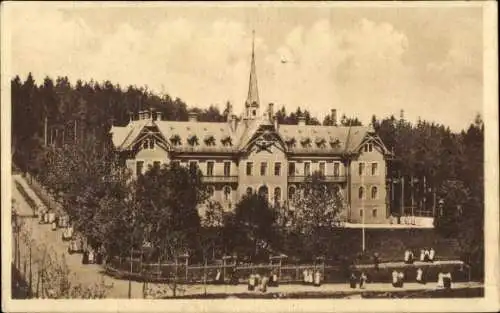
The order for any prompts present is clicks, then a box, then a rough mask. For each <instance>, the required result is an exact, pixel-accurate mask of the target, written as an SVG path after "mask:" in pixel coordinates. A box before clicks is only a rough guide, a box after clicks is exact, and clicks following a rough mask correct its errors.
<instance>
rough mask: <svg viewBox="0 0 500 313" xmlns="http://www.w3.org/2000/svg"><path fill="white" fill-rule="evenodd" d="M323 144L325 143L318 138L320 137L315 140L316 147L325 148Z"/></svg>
mask: <svg viewBox="0 0 500 313" xmlns="http://www.w3.org/2000/svg"><path fill="white" fill-rule="evenodd" d="M325 142H326V140H325V138H320V137H318V138H316V145H317V146H318V147H320V148H323V147H324V146H325Z"/></svg>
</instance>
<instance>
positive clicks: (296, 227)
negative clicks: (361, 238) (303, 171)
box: [289, 172, 344, 251]
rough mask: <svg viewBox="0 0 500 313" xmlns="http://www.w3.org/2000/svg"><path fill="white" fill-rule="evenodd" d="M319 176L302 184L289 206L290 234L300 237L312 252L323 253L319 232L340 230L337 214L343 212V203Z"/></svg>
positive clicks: (316, 173)
mask: <svg viewBox="0 0 500 313" xmlns="http://www.w3.org/2000/svg"><path fill="white" fill-rule="evenodd" d="M324 179H325V177H324V176H323V175H322V174H321V173H320V172H314V173H313V174H312V176H309V177H307V179H306V182H305V184H304V185H303V186H302V187H301V189H300V190H299V191H298V192H296V193H295V195H294V196H293V198H292V199H291V202H290V208H289V210H290V213H291V214H290V215H291V218H290V224H289V230H290V231H291V232H295V233H297V234H300V236H301V237H302V238H303V240H304V241H305V242H306V244H307V245H308V246H310V247H313V250H316V251H321V250H324V247H323V246H322V245H323V244H322V241H323V240H322V238H321V235H320V234H321V231H322V229H334V228H336V227H339V226H340V213H341V212H342V211H343V210H344V203H343V199H342V197H341V196H340V194H339V191H338V190H336V189H335V188H334V186H333V185H331V184H327V183H325V181H324Z"/></svg>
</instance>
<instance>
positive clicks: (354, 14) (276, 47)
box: [9, 3, 483, 131]
mask: <svg viewBox="0 0 500 313" xmlns="http://www.w3.org/2000/svg"><path fill="white" fill-rule="evenodd" d="M243 5H244V4H241V3H240V4H234V3H233V4H225V5H219V6H218V7H216V6H214V5H211V6H206V5H203V6H202V5H201V4H196V5H193V4H191V5H187V4H177V5H172V4H170V5H168V6H164V5H162V6H160V5H145V4H136V5H133V6H124V5H113V6H112V7H111V6H106V5H105V4H100V5H96V4H94V5H91V6H89V5H86V6H78V5H76V4H70V5H64V6H57V7H56V6H54V5H48V4H44V5H43V6H37V5H35V4H33V3H17V5H12V6H10V7H9V10H10V11H9V13H10V15H9V17H10V21H9V26H10V33H11V38H10V49H11V50H10V53H11V64H10V65H11V73H12V76H14V75H20V76H21V78H22V79H25V77H26V76H27V74H28V73H29V72H31V73H32V74H33V76H34V78H35V80H36V81H37V82H38V83H40V82H42V80H43V78H44V77H45V76H47V75H48V76H50V77H53V78H55V77H57V76H68V77H69V79H70V81H72V82H75V81H76V80H77V79H82V80H84V81H89V80H90V79H94V80H96V81H104V80H109V81H111V82H112V83H115V84H116V83H119V84H120V85H121V86H122V87H125V86H128V85H130V84H132V85H137V86H147V87H148V89H150V90H152V91H154V92H158V93H168V94H169V95H170V96H171V97H179V98H181V99H182V100H184V101H185V102H186V103H187V104H188V106H198V107H201V108H206V107H208V106H209V105H212V104H214V105H217V106H218V107H219V108H220V109H223V108H224V104H225V103H226V101H231V103H233V105H234V108H235V111H236V113H241V112H243V104H244V101H245V99H246V95H247V90H248V80H249V69H250V56H251V47H252V30H255V55H256V65H257V76H258V84H259V96H260V100H261V106H265V107H267V104H268V103H269V102H272V103H274V104H275V107H277V108H281V107H282V106H285V108H286V109H287V111H295V109H296V108H297V107H299V106H300V107H301V108H302V109H307V110H309V111H310V112H311V113H312V114H313V116H316V117H318V118H319V120H320V121H322V119H323V117H324V116H325V114H328V113H329V112H330V110H331V109H337V112H338V114H339V116H340V115H342V114H346V115H347V116H355V117H358V118H360V119H361V120H362V121H363V122H364V123H369V121H370V119H371V116H372V115H373V114H375V115H376V116H377V117H386V116H390V115H391V114H393V115H395V116H396V117H399V114H400V110H404V112H405V118H406V119H408V120H410V121H412V122H415V121H416V120H417V119H418V118H421V119H424V120H428V121H435V122H438V123H442V124H445V125H446V126H450V128H451V129H452V130H455V131H459V130H461V129H463V128H467V127H468V125H469V124H470V123H471V122H472V121H473V119H474V117H475V115H476V114H477V113H481V111H482V103H483V95H482V93H483V39H482V38H483V37H482V36H483V26H482V25H483V21H482V9H481V8H480V7H470V6H469V7H464V6H462V7H450V6H449V5H448V6H446V7H438V6H432V7H429V6H427V7H424V6H420V7H418V6H414V7H409V6H406V7H396V6H395V5H389V6H388V5H386V6H380V5H378V6H376V7H367V6H363V7H353V6H348V7H346V6H330V7H325V6H313V5H309V4H308V5H304V3H302V5H299V6H293V5H286V6H285V5H284V4H270V3H267V4H262V3H261V4H258V3H256V4H251V5H250V4H245V6H243Z"/></svg>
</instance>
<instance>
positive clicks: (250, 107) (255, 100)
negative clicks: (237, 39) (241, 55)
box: [245, 30, 260, 118]
mask: <svg viewBox="0 0 500 313" xmlns="http://www.w3.org/2000/svg"><path fill="white" fill-rule="evenodd" d="M259 105H260V101H259V90H258V88H257V70H256V67H255V30H254V31H252V61H251V64H250V80H249V83H248V96H247V101H246V102H245V107H246V112H247V117H250V118H253V117H255V116H256V115H257V110H258V108H259Z"/></svg>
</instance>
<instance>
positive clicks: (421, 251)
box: [420, 249, 425, 262]
mask: <svg viewBox="0 0 500 313" xmlns="http://www.w3.org/2000/svg"><path fill="white" fill-rule="evenodd" d="M424 258H425V251H424V249H421V250H420V262H424Z"/></svg>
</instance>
